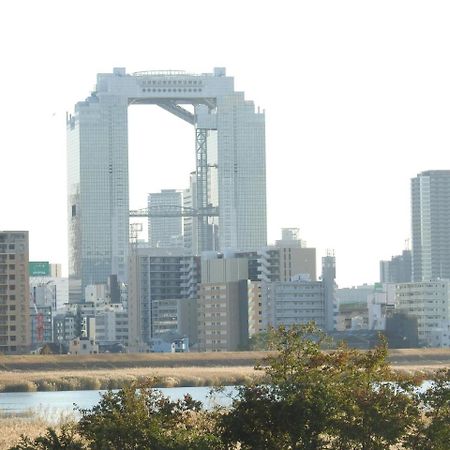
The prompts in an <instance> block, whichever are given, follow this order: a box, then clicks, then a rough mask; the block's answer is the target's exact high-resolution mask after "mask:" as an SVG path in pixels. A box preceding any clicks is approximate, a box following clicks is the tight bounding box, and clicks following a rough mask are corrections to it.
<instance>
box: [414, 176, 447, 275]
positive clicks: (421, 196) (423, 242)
mask: <svg viewBox="0 0 450 450" xmlns="http://www.w3.org/2000/svg"><path fill="white" fill-rule="evenodd" d="M411 212H412V280H413V281H426V280H432V279H437V278H447V279H450V170H429V171H426V172H422V173H419V174H418V175H417V177H415V178H413V179H412V180H411Z"/></svg>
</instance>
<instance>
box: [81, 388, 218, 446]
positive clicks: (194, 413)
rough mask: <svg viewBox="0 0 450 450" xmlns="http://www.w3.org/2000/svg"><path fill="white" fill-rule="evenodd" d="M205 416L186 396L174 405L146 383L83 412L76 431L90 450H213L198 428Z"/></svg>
mask: <svg viewBox="0 0 450 450" xmlns="http://www.w3.org/2000/svg"><path fill="white" fill-rule="evenodd" d="M204 414H205V413H204V412H203V411H202V404H201V402H197V401H194V400H193V399H192V398H191V397H190V396H189V395H186V396H185V397H184V398H183V399H182V400H178V401H175V402H174V401H171V400H169V399H168V398H167V397H165V396H164V395H162V394H161V392H160V391H158V390H155V389H153V388H152V387H151V384H149V383H145V384H136V383H134V384H132V385H130V386H128V387H125V388H123V389H121V390H120V391H119V392H117V393H113V392H108V393H106V394H105V395H104V396H103V398H102V399H101V400H100V402H99V404H98V405H96V406H94V408H92V409H91V410H84V411H82V417H81V419H80V421H79V424H78V430H79V433H80V435H81V436H83V437H84V438H85V439H86V440H87V441H88V443H89V448H90V449H92V450H106V449H108V450H127V449H142V450H145V449H152V450H153V449H155V450H169V449H170V450H177V449H179V450H181V449H198V450H202V449H208V448H215V447H214V443H215V441H216V438H215V436H214V434H213V433H210V432H209V430H208V429H207V426H206V425H204V426H201V425H199V424H204V423H205V422H204ZM196 419H198V423H199V424H196Z"/></svg>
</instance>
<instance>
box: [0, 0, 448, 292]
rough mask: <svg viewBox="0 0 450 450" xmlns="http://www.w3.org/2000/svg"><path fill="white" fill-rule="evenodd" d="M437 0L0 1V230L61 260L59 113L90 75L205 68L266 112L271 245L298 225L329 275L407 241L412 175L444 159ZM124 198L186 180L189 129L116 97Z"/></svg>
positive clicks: (443, 29)
mask: <svg viewBox="0 0 450 450" xmlns="http://www.w3.org/2000/svg"><path fill="white" fill-rule="evenodd" d="M449 23H450V2H448V1H431V0H427V1H413V0H407V1H406V0H405V1H395V0H387V1H384V0H378V1H370V2H369V1H364V0H355V1H338V0H331V1H318V0H317V1H283V0H278V1H242V0H241V1H234V0H227V1H220V2H219V1H214V0H204V1H199V0H190V1H186V0H172V1H162V0H161V1H152V0H147V1H137V0H134V1H133V0H128V1H126V2H125V1H121V2H118V1H114V0H109V1H99V0H95V1H94V0H90V1H83V0H81V1H76V2H74V1H66V0H54V1H50V0H40V1H34V0H29V1H20V0H16V1H14V2H2V4H1V6H0V39H1V43H2V44H1V49H2V51H1V53H0V58H1V59H0V61H1V72H0V81H1V83H0V89H1V101H0V123H1V128H0V130H1V131H0V151H1V159H0V229H3V230H8V229H25V230H30V258H31V259H33V260H50V261H52V262H62V263H63V264H64V265H65V266H67V264H66V260H67V232H66V146H65V114H66V111H69V112H71V111H73V106H74V104H75V103H76V102H77V101H79V100H83V99H84V98H85V97H87V96H88V95H89V92H90V91H91V90H92V89H93V88H94V84H95V79H96V74H97V73H98V72H111V70H112V68H113V67H126V68H127V71H128V72H129V73H131V72H134V71H140V70H156V69H179V70H186V71H192V72H210V71H212V69H213V67H215V66H225V67H226V68H227V74H228V75H232V76H234V77H235V86H236V88H237V89H238V90H243V91H245V94H246V97H247V98H248V99H251V100H253V101H254V102H255V104H256V105H257V106H261V108H264V109H265V110H266V140H267V199H268V224H269V229H268V233H269V241H270V242H271V241H274V240H275V239H277V238H278V237H279V229H280V228H281V227H298V228H300V229H301V235H302V238H303V239H305V240H306V241H307V242H308V244H309V245H310V246H314V247H317V248H318V251H319V255H322V254H323V253H324V251H325V249H327V248H332V249H335V252H336V258H337V281H338V283H339V285H340V286H349V285H354V284H359V283H363V282H373V281H377V280H378V263H379V260H380V259H387V258H390V257H391V255H393V254H398V253H400V252H401V250H402V249H403V248H404V245H405V239H407V238H409V237H410V193H409V189H410V179H411V178H412V177H413V176H415V175H416V174H417V173H418V172H421V171H424V170H430V169H450V156H449V149H450V142H449V141H450V133H449V130H450V128H449V124H450V58H449V53H450V52H449V50H450V27H449ZM129 114H130V123H129V128H130V196H131V198H130V206H131V207H132V208H139V207H145V206H146V194H147V193H148V192H154V191H158V190H160V189H162V188H184V187H186V186H187V184H188V173H189V172H190V171H191V170H193V169H194V165H195V160H194V131H193V128H191V127H190V126H188V125H187V124H185V123H183V122H182V121H181V120H179V119H176V118H175V117H172V116H170V114H168V113H167V112H165V111H163V110H160V109H158V108H157V107H151V106H147V107H143V106H135V107H133V108H130V110H129Z"/></svg>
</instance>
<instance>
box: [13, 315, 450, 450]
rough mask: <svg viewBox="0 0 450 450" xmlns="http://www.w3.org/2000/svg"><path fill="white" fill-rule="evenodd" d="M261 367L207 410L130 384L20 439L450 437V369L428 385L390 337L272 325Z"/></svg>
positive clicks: (134, 445) (154, 441) (219, 443)
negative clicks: (366, 347) (331, 343)
mask: <svg viewBox="0 0 450 450" xmlns="http://www.w3.org/2000/svg"><path fill="white" fill-rule="evenodd" d="M267 340H268V342H270V345H271V348H272V350H274V352H273V354H272V356H270V357H268V358H267V359H266V360H265V361H264V363H263V364H262V365H261V366H259V367H257V369H258V370H260V371H262V375H263V377H260V378H258V381H255V382H254V383H252V384H250V385H246V386H240V387H238V388H237V394H236V395H235V396H234V398H233V401H232V404H231V406H229V407H226V408H225V407H222V408H219V407H217V408H215V409H213V410H205V409H204V407H203V405H202V404H201V403H200V402H197V401H194V400H192V398H191V397H190V396H188V395H187V396H185V397H184V399H182V400H178V401H172V400H170V399H169V398H167V397H165V396H164V395H162V394H161V392H159V391H157V390H155V389H153V388H152V387H151V384H152V383H151V382H148V383H144V384H142V383H140V384H131V385H130V386H128V387H126V388H124V389H121V390H120V391H118V392H115V393H114V392H108V393H106V394H105V395H104V396H103V398H102V399H101V401H100V402H99V404H98V405H96V406H94V407H93V408H92V409H89V410H82V411H80V412H81V419H80V420H79V422H78V423H76V424H74V425H73V426H72V428H70V429H68V428H63V429H62V430H61V432H59V433H57V432H55V430H52V429H49V430H48V431H47V434H46V435H45V436H42V437H39V438H37V439H36V440H34V441H32V440H31V439H29V438H26V437H22V439H21V441H20V442H19V443H18V444H17V445H16V446H15V447H13V448H12V449H15V450H33V449H36V450H38V449H40V450H44V449H50V448H51V449H63V448H64V449H77V450H78V449H83V450H87V449H92V450H103V449H113V450H114V449H117V450H118V449H121V450H126V449H143V450H145V449H152V450H153V449H155V450H178V449H179V450H181V449H192V450H202V449H217V450H222V449H223V450H225V449H238V448H239V449H242V450H246V449H247V450H272V449H273V450H275V449H276V450H288V449H289V450H295V449H305V450H316V449H317V450H319V449H336V450H344V449H345V450H358V449H361V450H381V449H391V448H392V449H394V448H395V449H400V448H405V449H417V450H419V449H420V450H444V449H448V442H450V370H448V369H447V370H442V371H439V372H437V373H436V374H435V375H434V376H433V379H432V380H431V381H432V382H431V384H430V387H429V389H427V390H425V391H422V390H420V389H419V388H418V385H419V382H420V380H416V379H414V377H409V376H405V375H400V374H398V373H396V372H395V371H393V370H392V369H391V367H390V366H389V364H388V361H387V347H386V343H385V342H384V341H382V343H381V344H380V345H379V346H378V347H376V348H375V349H373V350H370V351H365V352H363V351H358V350H354V349H351V348H348V347H347V346H346V345H344V344H338V345H337V346H335V347H334V348H333V349H329V350H326V349H325V350H324V348H326V347H327V342H328V341H327V337H326V336H325V335H324V334H323V333H322V332H320V331H319V330H318V329H317V328H316V327H315V326H314V325H313V324H308V325H302V326H295V327H291V328H285V327H280V328H279V329H277V330H272V331H270V332H269V333H268V335H267Z"/></svg>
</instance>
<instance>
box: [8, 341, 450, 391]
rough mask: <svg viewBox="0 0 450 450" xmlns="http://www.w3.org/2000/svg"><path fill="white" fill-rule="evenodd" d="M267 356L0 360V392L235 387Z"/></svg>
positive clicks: (393, 354)
mask: <svg viewBox="0 0 450 450" xmlns="http://www.w3.org/2000/svg"><path fill="white" fill-rule="evenodd" d="M267 355H268V353H267V352H230V353H178V354H167V353H166V354H162V353H159V354H158V353H152V354H100V355H89V356H74V355H45V356H44V355H21V356H0V392H2V391H3V392H13V391H56V390H78V389H81V390H84V389H95V390H96V389H108V388H120V387H122V386H123V385H125V384H127V383H129V382H130V381H133V380H139V379H143V378H156V379H157V383H156V385H157V386H160V387H165V386H167V387H170V386H217V385H231V384H241V383H245V382H246V381H248V380H250V379H251V378H253V377H255V376H258V375H260V372H257V371H255V370H254V369H253V367H254V366H255V365H256V364H258V363H259V362H261V361H262V360H263V358H264V357H265V356H267ZM389 359H390V361H391V363H392V364H393V366H394V367H395V368H397V369H399V370H403V371H407V372H422V373H425V374H426V373H428V372H430V371H432V370H436V369H438V368H442V367H450V349H405V350H391V351H390V352H389Z"/></svg>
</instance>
